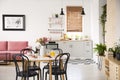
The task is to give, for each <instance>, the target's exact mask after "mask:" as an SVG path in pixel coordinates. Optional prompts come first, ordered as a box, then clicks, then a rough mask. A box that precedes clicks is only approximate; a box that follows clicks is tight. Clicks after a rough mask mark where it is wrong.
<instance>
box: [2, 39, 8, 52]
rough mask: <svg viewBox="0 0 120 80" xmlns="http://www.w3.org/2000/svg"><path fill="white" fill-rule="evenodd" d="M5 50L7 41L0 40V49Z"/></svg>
mask: <svg viewBox="0 0 120 80" xmlns="http://www.w3.org/2000/svg"><path fill="white" fill-rule="evenodd" d="M6 50H7V41H0V51H6Z"/></svg>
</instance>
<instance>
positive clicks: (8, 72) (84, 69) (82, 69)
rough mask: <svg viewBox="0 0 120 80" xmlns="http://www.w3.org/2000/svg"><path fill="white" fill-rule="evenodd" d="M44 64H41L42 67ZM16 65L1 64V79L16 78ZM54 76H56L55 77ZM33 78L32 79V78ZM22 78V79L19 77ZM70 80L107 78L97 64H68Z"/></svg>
mask: <svg viewBox="0 0 120 80" xmlns="http://www.w3.org/2000/svg"><path fill="white" fill-rule="evenodd" d="M43 65H44V64H42V65H41V67H42V66H43ZM15 74H16V73H15V67H14V65H13V63H11V64H10V65H0V80H15ZM53 78H54V77H53ZM32 79H33V78H31V79H30V80H32ZM19 80H20V79H19ZM68 80H105V77H104V75H103V73H102V71H100V70H98V68H97V65H96V64H89V65H85V64H71V63H69V64H68Z"/></svg>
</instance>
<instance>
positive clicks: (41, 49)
mask: <svg viewBox="0 0 120 80" xmlns="http://www.w3.org/2000/svg"><path fill="white" fill-rule="evenodd" d="M45 52H46V48H45V46H41V48H40V56H43V55H44V54H45Z"/></svg>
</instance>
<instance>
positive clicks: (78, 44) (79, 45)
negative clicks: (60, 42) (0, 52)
mask: <svg viewBox="0 0 120 80" xmlns="http://www.w3.org/2000/svg"><path fill="white" fill-rule="evenodd" d="M71 44H72V53H71V56H73V57H80V58H82V57H84V56H83V51H84V47H83V42H82V41H72V42H71Z"/></svg>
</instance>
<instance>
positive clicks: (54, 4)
mask: <svg viewBox="0 0 120 80" xmlns="http://www.w3.org/2000/svg"><path fill="white" fill-rule="evenodd" d="M83 4H84V5H83ZM81 5H83V6H84V8H85V13H86V15H85V16H84V24H83V25H84V27H83V34H84V35H88V36H91V23H90V20H91V19H90V18H91V17H90V13H91V9H90V0H83V1H82V2H81V0H65V1H64V0H63V1H62V0H52V1H51V0H0V40H28V41H29V42H30V45H34V43H35V40H36V39H37V38H38V37H42V36H49V32H48V28H49V25H48V18H49V17H50V16H52V14H55V13H58V14H59V13H60V8H61V7H63V8H64V11H65V8H66V6H81ZM3 14H24V15H25V16H26V30H25V31H3V30H2V15H3Z"/></svg>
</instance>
